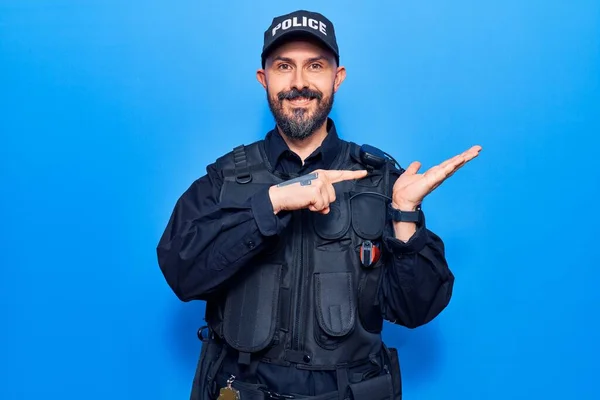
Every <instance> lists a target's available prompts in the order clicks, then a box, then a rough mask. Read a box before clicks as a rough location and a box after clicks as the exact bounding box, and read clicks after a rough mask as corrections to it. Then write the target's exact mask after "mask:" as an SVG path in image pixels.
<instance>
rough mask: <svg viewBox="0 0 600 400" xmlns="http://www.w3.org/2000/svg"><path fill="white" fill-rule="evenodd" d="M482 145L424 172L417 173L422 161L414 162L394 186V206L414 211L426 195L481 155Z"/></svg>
mask: <svg viewBox="0 0 600 400" xmlns="http://www.w3.org/2000/svg"><path fill="white" fill-rule="evenodd" d="M480 151H481V146H473V147H471V148H470V149H468V150H467V151H465V152H464V153H462V154H459V155H457V156H454V157H452V158H450V159H448V160H446V161H444V162H443V163H441V164H439V165H436V166H434V167H431V168H430V169H429V170H427V171H426V172H425V173H423V174H417V172H418V171H419V168H421V163H420V162H418V161H415V162H413V163H412V164H410V165H409V166H408V168H406V171H405V172H404V173H403V174H402V175H400V177H399V178H398V180H396V183H395V184H394V188H393V195H392V206H393V207H394V208H396V209H399V210H404V211H413V210H415V209H416V208H417V206H419V205H420V204H421V202H422V201H423V199H424V198H425V196H427V195H428V194H429V193H431V192H432V191H433V190H434V189H436V188H437V187H438V186H440V185H441V184H442V183H443V182H444V181H445V180H446V179H448V178H449V177H451V176H452V174H454V173H455V172H456V171H458V170H459V169H460V168H461V167H462V166H463V165H465V164H466V163H467V162H469V161H471V160H472V159H473V158H475V157H477V156H478V155H479V152H480Z"/></svg>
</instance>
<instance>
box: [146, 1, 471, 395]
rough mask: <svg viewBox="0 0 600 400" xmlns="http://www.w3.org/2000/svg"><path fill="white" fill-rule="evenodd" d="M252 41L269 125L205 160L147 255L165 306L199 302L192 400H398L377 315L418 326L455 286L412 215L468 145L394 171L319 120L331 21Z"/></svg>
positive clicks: (330, 89) (307, 15)
mask: <svg viewBox="0 0 600 400" xmlns="http://www.w3.org/2000/svg"><path fill="white" fill-rule="evenodd" d="M264 40H265V42H264V46H263V53H262V68H261V69H259V70H258V72H257V79H258V81H259V82H260V84H261V85H262V86H263V87H264V88H265V90H266V93H267V99H268V103H269V106H270V108H271V111H272V113H273V115H274V117H275V121H276V127H275V128H274V129H273V130H272V131H270V132H268V133H267V135H266V137H265V139H264V140H261V141H258V142H255V143H252V144H250V145H248V146H239V147H237V148H236V149H234V151H232V152H231V153H229V154H226V155H224V156H222V157H221V158H219V159H218V160H216V162H215V163H213V164H211V165H209V166H208V168H207V174H206V175H204V176H203V177H201V178H199V179H198V180H196V181H195V182H194V183H193V184H192V185H191V186H190V187H189V188H188V190H187V191H186V192H185V193H184V194H183V195H182V196H181V198H180V199H179V200H178V202H177V204H176V206H175V209H174V211H173V214H172V216H171V218H170V220H169V223H168V226H167V227H166V230H165V232H164V234H163V236H162V238H161V240H160V243H159V245H158V249H157V252H158V260H159V264H160V268H161V270H162V272H163V274H164V276H165V278H166V281H167V282H168V284H169V285H170V287H171V288H172V289H173V291H174V292H175V294H176V295H177V296H178V298H179V299H181V300H182V301H191V300H205V301H206V302H207V303H206V316H205V320H206V321H207V326H206V327H204V329H202V330H201V332H199V336H200V337H201V339H202V340H203V346H202V353H201V357H200V361H199V364H198V368H197V371H196V376H195V379H194V382H193V388H192V394H191V398H192V399H194V400H199V399H202V400H204V399H214V398H217V397H218V398H221V399H234V398H241V399H243V400H246V399H292V398H310V399H400V398H401V382H400V368H399V362H398V358H397V353H396V351H395V349H393V348H388V347H387V346H385V345H384V344H383V343H382V340H381V331H382V325H383V321H384V320H388V321H391V322H392V323H396V324H400V325H403V326H406V327H409V328H415V327H418V326H421V325H423V324H426V323H428V322H429V321H431V320H432V319H433V318H434V317H436V316H437V315H438V314H439V313H440V312H441V311H442V310H443V309H444V308H445V307H446V306H447V304H448V302H449V300H450V297H451V293H452V287H453V283H454V276H453V275H452V273H451V272H450V270H449V269H448V266H447V263H446V260H445V256H444V245H443V242H442V240H441V239H440V238H439V237H438V236H437V235H435V234H434V233H433V232H431V231H430V230H428V229H427V228H426V226H425V219H424V214H423V211H422V210H421V208H420V205H421V203H422V201H423V199H424V197H425V196H426V195H427V194H428V193H430V192H431V191H432V190H434V189H435V188H436V187H437V186H439V185H440V184H441V183H442V182H443V181H444V180H445V179H446V178H447V177H449V176H450V175H452V174H453V173H454V172H455V171H456V170H457V169H459V168H460V167H461V166H462V165H464V164H465V163H466V162H468V161H469V160H471V159H473V158H474V157H476V156H477V154H478V153H479V151H480V147H479V146H474V147H473V148H471V149H469V150H467V151H466V152H464V153H462V154H460V155H457V156H456V157H453V158H451V159H449V160H447V161H445V162H443V163H441V164H440V165H438V166H435V167H433V168H431V169H430V170H428V171H427V172H425V173H423V174H419V173H418V171H419V168H420V164H419V163H418V162H413V163H412V164H410V165H409V166H408V167H407V169H406V170H403V169H401V168H400V167H398V168H396V167H395V166H394V163H392V162H391V161H390V158H388V157H386V155H385V154H386V153H383V152H382V151H380V150H378V149H376V148H373V147H371V146H358V145H356V144H354V143H350V142H347V141H344V140H342V139H340V138H339V137H338V135H337V132H336V129H335V125H334V122H333V121H332V120H331V119H330V118H329V117H328V115H329V112H330V110H331V108H332V105H333V98H334V94H335V92H336V91H337V90H338V88H339V87H340V85H341V84H342V82H343V81H344V78H345V76H346V70H345V68H344V67H342V66H340V65H339V51H338V46H337V43H336V38H335V32H334V28H333V25H332V23H331V21H329V20H328V19H327V18H325V17H324V16H323V15H321V14H318V13H313V12H308V11H304V10H300V11H296V12H293V13H290V14H287V15H283V16H280V17H277V18H274V19H273V21H272V24H271V26H270V27H269V28H268V29H267V30H266V32H265V35H264Z"/></svg>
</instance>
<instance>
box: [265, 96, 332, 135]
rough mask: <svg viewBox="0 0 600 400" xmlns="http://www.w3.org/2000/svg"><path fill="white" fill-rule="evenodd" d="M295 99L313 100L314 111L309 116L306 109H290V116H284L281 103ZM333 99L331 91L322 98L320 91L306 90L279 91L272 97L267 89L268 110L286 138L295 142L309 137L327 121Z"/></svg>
mask: <svg viewBox="0 0 600 400" xmlns="http://www.w3.org/2000/svg"><path fill="white" fill-rule="evenodd" d="M297 98H306V99H311V100H312V99H315V100H316V101H317V108H316V110H315V111H314V112H313V113H312V114H311V113H310V111H309V109H308V108H304V107H297V108H292V111H291V113H292V114H291V115H288V114H286V112H285V111H284V109H283V102H284V101H285V100H294V99H297ZM333 98H334V94H333V90H332V91H331V96H329V97H324V96H323V93H321V92H320V91H317V90H310V89H308V88H304V89H302V90H298V89H292V90H290V91H281V92H279V93H278V94H277V96H275V97H272V96H271V95H270V94H269V91H268V89H267V100H268V102H269V108H270V109H271V113H272V114H273V117H274V118H275V122H276V123H277V126H279V129H280V130H281V132H283V133H284V134H285V135H286V136H287V137H289V138H290V139H296V140H303V139H306V138H308V137H310V136H311V135H312V134H313V133H315V131H316V130H317V129H319V128H320V127H321V126H322V125H323V124H324V123H325V121H327V116H328V115H329V113H330V112H331V109H332V107H333ZM309 104H310V103H309Z"/></svg>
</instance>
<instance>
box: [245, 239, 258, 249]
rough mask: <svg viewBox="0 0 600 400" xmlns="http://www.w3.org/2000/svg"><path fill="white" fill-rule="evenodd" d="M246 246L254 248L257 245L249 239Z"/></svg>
mask: <svg viewBox="0 0 600 400" xmlns="http://www.w3.org/2000/svg"><path fill="white" fill-rule="evenodd" d="M246 246H248V247H249V248H251V249H253V248H255V247H256V245H255V244H254V242H253V241H249V242H248V243H246Z"/></svg>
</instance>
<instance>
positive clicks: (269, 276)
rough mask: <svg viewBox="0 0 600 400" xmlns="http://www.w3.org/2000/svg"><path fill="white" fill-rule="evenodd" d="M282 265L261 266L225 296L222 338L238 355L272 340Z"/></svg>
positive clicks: (263, 345) (262, 347)
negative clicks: (223, 337) (238, 352)
mask: <svg viewBox="0 0 600 400" xmlns="http://www.w3.org/2000/svg"><path fill="white" fill-rule="evenodd" d="M281 269H282V266H281V265H277V264H264V265H260V266H257V267H254V270H253V271H252V272H251V273H250V274H249V275H248V276H246V277H245V279H244V280H242V281H241V282H240V283H238V284H237V285H236V286H234V287H233V288H232V289H231V290H230V291H229V293H228V295H227V300H226V303H225V315H224V326H223V334H224V336H225V340H226V341H227V343H229V345H231V346H232V347H234V348H235V349H237V350H239V351H244V352H256V351H260V350H262V349H264V348H265V347H267V346H268V345H269V344H270V343H271V341H272V340H273V335H274V334H275V329H276V327H277V321H278V318H277V317H278V311H279V290H280V280H281Z"/></svg>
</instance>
